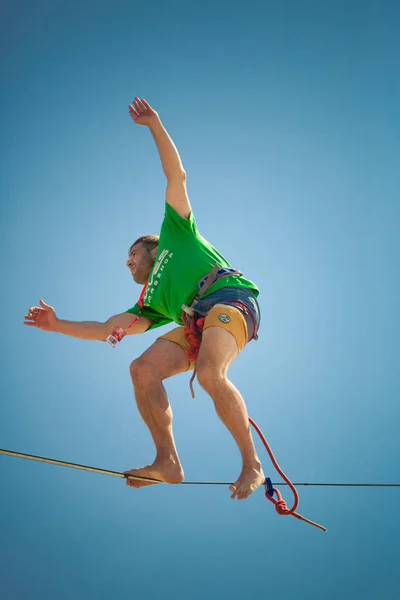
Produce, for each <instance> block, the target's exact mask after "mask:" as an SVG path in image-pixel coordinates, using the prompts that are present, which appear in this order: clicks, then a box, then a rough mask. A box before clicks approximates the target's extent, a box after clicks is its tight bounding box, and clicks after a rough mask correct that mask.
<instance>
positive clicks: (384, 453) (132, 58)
mask: <svg viewBox="0 0 400 600" xmlns="http://www.w3.org/2000/svg"><path fill="white" fill-rule="evenodd" d="M399 19H400V8H399V4H398V3H397V2H394V1H392V2H391V1H389V0H379V1H378V0H376V1H369V0H362V1H361V0H360V1H357V0H346V1H345V0H335V1H333V0H332V1H330V0H328V1H320V0H304V1H303V2H296V1H295V0H292V1H290V0H286V1H285V0H284V1H282V2H271V1H269V0H264V1H261V0H260V1H259V2H256V1H251V0H249V1H248V2H247V3H245V2H240V3H239V2H236V1H235V0H231V1H229V2H228V1H225V0H220V1H217V0H215V1H214V2H211V1H207V0H203V2H193V1H189V0H186V2H183V1H171V2H161V1H157V0H156V1H153V2H152V3H149V4H146V3H137V2H127V1H118V0H114V1H113V2H104V1H102V0H97V1H96V2H94V1H85V2H79V1H78V0H69V1H68V2H66V1H62V0H38V1H37V2H27V1H26V0H22V1H21V2H18V3H16V2H12V1H11V0H5V1H3V2H1V5H0V56H1V82H0V85H1V99H2V101H1V111H0V128H1V156H0V158H1V160H0V165H1V167H0V168H1V180H0V194H1V238H0V245H1V251H2V261H1V264H0V269H1V273H0V275H1V281H2V283H3V286H2V289H3V292H2V295H3V309H2V311H1V325H2V332H3V343H2V349H1V359H2V377H1V404H0V447H2V448H9V449H14V450H17V451H20V452H26V453H29V454H39V455H42V456H49V457H54V458H58V459H61V460H66V461H72V462H78V463H83V464H89V465H93V466H98V467H102V468H105V469H112V470H116V471H122V470H125V469H129V468H133V467H135V466H141V465H143V464H146V463H148V462H149V461H150V460H152V459H153V457H154V455H153V447H152V443H151V439H150V435H149V433H148V432H147V429H146V428H145V426H144V424H143V423H142V421H141V419H140V416H139V414H138V412H137V409H136V405H135V401H134V397H133V393H132V384H131V381H130V377H129V364H130V362H131V361H132V360H133V359H134V358H135V357H137V356H139V355H140V354H141V353H142V352H143V351H144V350H145V349H146V348H147V347H148V346H149V345H150V344H151V343H152V342H153V341H154V340H155V339H156V337H157V335H158V334H159V333H160V330H158V331H155V332H149V333H147V334H144V335H142V336H138V337H137V338H128V339H125V340H124V341H123V342H122V343H121V344H120V345H119V346H118V347H117V348H116V349H112V348H111V347H110V346H109V345H108V344H104V343H103V344H102V343H97V342H84V341H79V340H76V339H72V338H68V337H63V336H58V335H56V334H48V333H44V332H41V331H38V330H34V329H31V328H27V327H24V326H23V325H22V322H23V316H24V315H25V314H26V310H27V308H28V307H29V306H31V305H33V304H37V303H38V302H39V299H40V298H43V299H44V300H45V301H46V302H48V303H49V304H51V305H53V306H54V307H55V309H56V312H57V314H58V316H59V317H61V318H66V319H73V320H106V319H107V318H108V317H110V316H111V315H113V314H116V313H119V312H122V311H124V310H125V309H127V308H129V307H131V306H133V304H134V303H135V301H136V299H137V297H138V295H139V292H140V288H139V287H138V286H136V285H135V284H134V283H133V282H132V280H131V276H130V273H129V272H128V270H127V269H126V267H125V261H126V257H127V250H128V248H129V246H130V244H131V243H132V242H133V241H134V240H135V239H136V238H137V237H138V236H139V235H143V234H146V233H158V232H159V228H160V224H161V221H162V217H163V212H164V198H165V196H164V191H165V180H164V175H163V173H162V169H161V164H160V161H159V157H158V153H157V150H156V147H155V145H154V142H153V140H152V138H151V135H150V132H149V131H148V130H147V129H146V128H141V127H138V126H135V124H134V123H133V122H132V121H131V119H130V117H129V115H128V110H127V105H128V103H129V102H131V101H132V99H133V97H134V96H136V95H139V96H141V97H145V98H146V99H147V100H148V101H149V102H150V104H152V105H153V106H154V108H155V109H156V110H157V111H158V112H159V114H160V116H161V118H162V120H163V122H164V124H165V126H166V127H167V129H168V131H169V133H170V134H171V136H172V138H173V139H174V141H175V143H176V145H177V147H178V149H179V151H180V153H181V156H182V160H183V163H184V167H185V169H186V171H187V174H188V190H189V195H190V199H191V202H192V206H193V210H194V214H195V216H196V219H197V222H198V226H199V229H200V231H201V233H202V234H203V235H204V236H205V237H206V238H207V239H208V240H209V241H210V242H211V243H213V244H214V245H215V246H216V247H217V248H218V249H219V251H220V252H221V253H222V254H224V255H225V256H226V257H227V259H228V260H229V261H230V262H231V263H232V264H233V265H234V266H235V267H237V268H239V269H241V270H242V271H243V272H244V273H245V275H246V276H247V277H248V278H250V279H253V280H254V281H256V282H257V284H258V285H259V287H260V289H261V294H260V305H261V310H262V325H261V328H260V339H259V341H258V342H252V343H251V344H250V345H249V346H248V347H247V348H246V349H245V351H244V352H243V354H242V355H241V356H240V359H239V360H238V361H237V362H235V364H234V365H233V366H232V369H231V372H230V373H231V378H232V380H233V382H234V383H235V384H236V385H238V387H239V389H240V390H241V391H242V393H243V395H244V397H245V399H246V402H247V405H248V410H249V414H250V415H251V416H252V417H253V418H254V419H255V420H256V422H257V423H258V424H259V425H260V427H261V428H262V430H263V431H264V433H265V435H266V436H267V438H268V440H269V442H270V443H271V445H272V448H273V450H274V452H275V454H276V456H277V458H278V460H279V462H280V463H281V466H282V467H283V469H284V470H285V471H286V472H287V474H288V475H289V476H290V477H291V478H292V479H293V480H294V481H299V482H302V481H303V482H353V483H357V482H398V481H399V480H400V473H399V461H400V451H399V417H400V407H399V379H398V374H399V366H400V365H399V362H400V361H399V350H398V348H399V334H400V331H399V319H398V307H399V300H400V298H399V278H398V275H399V272H398V265H399V217H400V204H399V192H398V174H399V170H400V169H399V167H400V165H399V129H400V127H399V105H400V102H399V100H400V98H399V91H400V85H399V73H400V65H399V62H400V61H399V57H400V47H399V46H400V43H399V40H400V36H399V22H400V21H399ZM396 173H397V175H396ZM167 330H168V328H165V329H164V331H167ZM188 382H189V376H188V375H186V374H185V375H182V376H179V377H177V378H175V379H171V380H169V381H168V382H167V384H166V387H167V390H168V393H169V396H170V399H171V403H172V406H173V410H174V415H175V421H174V426H175V435H176V441H177V445H178V449H179V452H180V456H181V458H182V461H183V466H184V468H185V473H186V478H187V480H190V481H206V480H208V481H210V480H211V481H234V480H235V479H236V478H237V476H238V474H239V471H240V456H239V453H238V450H237V448H236V446H235V444H234V442H233V439H232V438H231V437H230V434H229V433H228V432H227V431H226V430H225V429H224V427H223V425H222V423H221V422H220V421H219V420H218V417H217V416H216V414H215V411H214V407H213V404H212V401H211V399H210V398H209V397H208V396H207V395H206V394H205V393H204V392H203V391H202V390H201V389H200V388H199V386H198V384H197V385H196V390H197V398H196V400H192V398H191V396H190V392H189V387H188ZM256 443H257V447H258V448H259V453H260V457H262V458H263V462H264V470H265V473H266V475H268V476H271V478H272V479H273V481H277V476H276V474H275V473H274V470H273V467H272V465H271V464H270V462H269V460H268V457H267V456H266V453H265V451H264V450H263V447H262V446H261V445H260V444H259V442H258V441H257V442H256ZM0 489H1V496H0V497H1V510H0V532H1V545H0V558H1V560H0V589H1V596H2V598H4V599H5V600H44V599H54V598H57V600H69V599H74V600H81V599H82V600H87V599H92V598H93V599H96V600H110V599H113V600H114V599H115V600H127V599H131V598H137V599H139V600H141V599H146V600H153V599H159V598H163V599H164V600H170V599H174V600H175V599H180V598H185V599H190V600H200V599H204V598H208V599H224V598H227V599H228V598H229V600H242V599H243V598H255V597H267V596H268V595H274V597H277V595H279V598H280V600H288V599H291V598H294V597H296V598H300V599H303V598H304V599H306V598H307V600H320V599H324V600H333V599H336V598H337V596H338V594H340V597H341V598H342V599H344V600H347V599H350V598H351V599H353V598H363V600H372V599H376V598H378V599H379V600H394V599H395V598H398V593H399V592H398V588H399V584H400V582H399V574H398V539H399V534H400V516H399V508H400V490H399V489H396V488H394V489H379V488H373V489H364V488H362V489H346V488H345V489H336V488H312V487H306V488H299V492H300V507H299V511H300V512H301V513H302V514H304V515H305V516H306V517H309V518H311V519H313V520H315V521H318V522H320V523H322V524H324V525H325V526H326V527H328V530H329V531H328V533H327V534H324V533H322V532H320V531H318V530H316V529H314V528H312V527H310V526H308V525H306V524H304V523H301V522H299V521H297V520H296V519H294V518H292V517H279V516H277V515H276V514H275V512H274V510H273V507H272V505H271V504H270V503H269V502H267V500H266V499H265V498H264V495H263V490H262V489H260V490H258V491H257V492H256V493H255V494H254V495H253V496H252V497H251V498H250V499H249V500H247V501H245V502H232V501H231V500H230V493H229V490H228V489H227V488H225V487H217V486H216V487H208V486H196V487H195V486H181V487H180V486H176V487H173V486H158V487H152V488H147V489H143V490H139V491H136V490H133V489H128V488H127V487H126V486H125V483H124V482H123V481H121V480H119V479H116V478H112V477H106V476H103V475H95V474H91V473H83V472H79V471H74V470H70V469H63V468H60V467H54V466H50V465H45V464H39V463H33V462H30V461H24V460H20V459H16V458H10V457H5V456H0ZM283 492H284V497H285V498H286V499H287V501H288V504H290V502H291V495H290V493H289V492H288V491H287V490H285V489H283Z"/></svg>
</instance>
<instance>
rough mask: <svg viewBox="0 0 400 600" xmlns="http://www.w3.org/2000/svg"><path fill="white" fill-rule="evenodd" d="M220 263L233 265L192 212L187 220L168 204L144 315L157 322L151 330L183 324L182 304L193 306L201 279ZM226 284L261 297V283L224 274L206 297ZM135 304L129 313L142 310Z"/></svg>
mask: <svg viewBox="0 0 400 600" xmlns="http://www.w3.org/2000/svg"><path fill="white" fill-rule="evenodd" d="M216 264H218V265H219V266H220V267H222V268H232V265H230V264H229V263H228V261H227V260H226V259H225V258H224V257H223V256H221V254H220V253H219V252H218V250H216V249H215V248H214V247H213V246H211V244H209V243H208V242H207V240H205V239H204V238H203V237H202V236H201V235H200V233H199V231H198V229H197V225H196V220H195V218H194V216H193V213H191V215H190V218H189V219H184V218H183V217H181V216H180V215H178V213H177V212H176V211H175V210H174V209H173V208H172V206H170V205H169V204H167V203H166V204H165V216H164V221H163V224H162V226H161V232H160V240H159V246H158V253H157V257H156V260H155V263H154V267H153V270H152V271H151V273H150V277H149V283H148V286H147V291H146V295H145V297H144V307H143V310H142V313H141V314H142V315H143V316H144V317H147V318H148V319H150V320H151V321H154V324H153V325H152V326H151V327H150V329H154V328H155V327H160V326H161V325H166V324H167V323H171V322H172V321H175V323H178V324H179V325H182V318H181V315H182V304H187V305H189V306H190V304H191V303H192V300H193V298H194V296H195V295H196V294H197V292H198V290H199V287H198V285H199V281H200V280H201V279H202V278H203V277H204V276H205V275H207V274H208V273H209V272H210V271H211V270H212V269H213V267H214V266H215V265H216ZM225 287H237V288H247V289H251V290H253V293H254V294H255V296H258V294H259V290H258V288H257V286H256V285H255V284H254V283H253V282H252V281H249V280H248V279H245V278H244V277H243V276H241V277H239V276H234V277H224V278H222V279H219V280H218V281H216V282H215V283H214V284H213V285H212V286H211V287H210V288H209V289H208V290H207V292H206V294H204V298H205V297H206V296H209V295H210V294H212V293H213V292H216V291H217V290H219V289H222V288H225ZM139 310H140V309H139V305H138V304H135V306H133V307H132V308H130V309H129V310H127V312H129V313H132V314H136V315H137V314H138V313H139Z"/></svg>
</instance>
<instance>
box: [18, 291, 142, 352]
mask: <svg viewBox="0 0 400 600" xmlns="http://www.w3.org/2000/svg"><path fill="white" fill-rule="evenodd" d="M134 318H135V315H132V314H130V313H121V314H120V315H114V316H113V317H110V318H109V319H108V320H107V321H105V322H104V323H101V322H98V321H66V320H64V319H59V318H58V317H57V315H56V313H55V310H54V308H53V307H52V306H49V305H48V304H46V303H45V302H43V300H40V306H32V307H31V308H30V309H29V312H28V314H27V315H26V316H25V321H24V325H27V326H28V327H36V328H37V329H42V330H43V331H53V332H54V333H63V334H64V335H69V336H71V337H76V338H79V339H81V340H97V341H99V342H105V341H106V339H107V337H108V336H109V335H110V334H111V333H112V331H113V330H114V329H115V327H122V329H125V330H126V334H127V335H137V334H138V333H144V332H145V331H147V329H148V328H149V327H150V326H151V324H152V321H150V319H147V318H146V317H140V319H139V321H138V323H135V324H134V325H132V327H130V325H131V324H132V321H133V320H134ZM128 327H129V329H128Z"/></svg>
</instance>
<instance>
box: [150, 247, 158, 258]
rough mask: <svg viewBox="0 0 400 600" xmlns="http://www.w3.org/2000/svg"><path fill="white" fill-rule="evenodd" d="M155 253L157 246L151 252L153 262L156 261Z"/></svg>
mask: <svg viewBox="0 0 400 600" xmlns="http://www.w3.org/2000/svg"><path fill="white" fill-rule="evenodd" d="M157 252H158V246H156V247H155V248H153V250H152V251H151V257H152V259H153V260H156V256H157Z"/></svg>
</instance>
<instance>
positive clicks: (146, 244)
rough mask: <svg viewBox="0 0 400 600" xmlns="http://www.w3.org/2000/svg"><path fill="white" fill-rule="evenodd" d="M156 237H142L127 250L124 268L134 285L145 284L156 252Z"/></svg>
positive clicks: (157, 238)
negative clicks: (130, 275) (128, 271)
mask: <svg viewBox="0 0 400 600" xmlns="http://www.w3.org/2000/svg"><path fill="white" fill-rule="evenodd" d="M158 241H159V237H158V235H144V236H142V237H140V238H138V239H137V240H136V242H134V243H133V244H132V246H131V247H130V248H129V254H128V260H127V263H126V266H127V267H128V269H129V270H130V272H131V273H132V277H133V279H134V280H135V282H136V283H141V284H145V283H146V281H147V280H148V278H149V275H150V273H151V270H152V268H153V266H154V262H155V260H156V256H157V251H158Z"/></svg>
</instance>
